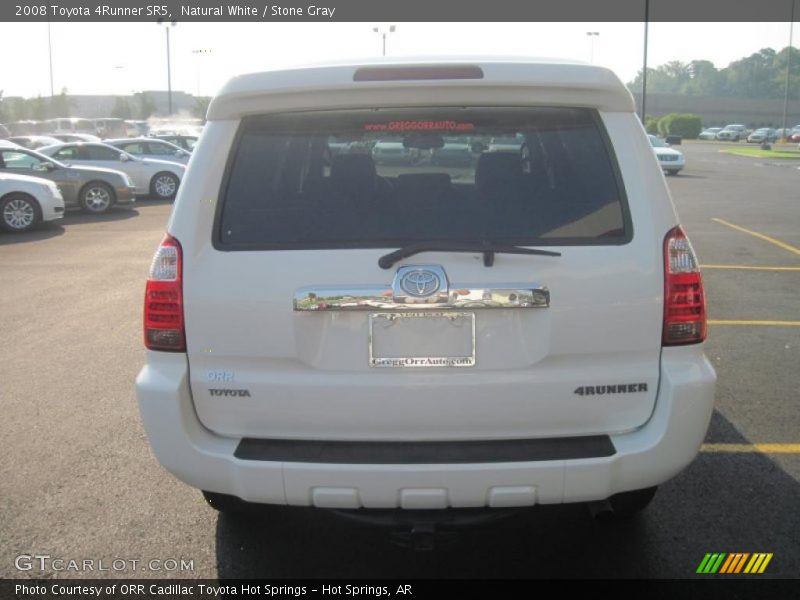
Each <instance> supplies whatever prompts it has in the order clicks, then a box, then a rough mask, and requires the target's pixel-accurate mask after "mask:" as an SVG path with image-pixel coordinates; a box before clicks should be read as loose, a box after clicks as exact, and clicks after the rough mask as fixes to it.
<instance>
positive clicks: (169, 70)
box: [158, 19, 178, 115]
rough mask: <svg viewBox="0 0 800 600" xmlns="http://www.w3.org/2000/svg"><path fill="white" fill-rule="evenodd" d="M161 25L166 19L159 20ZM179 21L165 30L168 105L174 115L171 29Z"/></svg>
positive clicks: (172, 22)
mask: <svg viewBox="0 0 800 600" xmlns="http://www.w3.org/2000/svg"><path fill="white" fill-rule="evenodd" d="M158 24H159V25H163V24H164V19H159V20H158ZM177 24H178V23H177V22H176V21H170V23H169V25H167V26H166V29H165V31H166V32H167V105H168V106H169V115H172V65H171V64H170V59H169V30H170V28H171V27H175V25H177Z"/></svg>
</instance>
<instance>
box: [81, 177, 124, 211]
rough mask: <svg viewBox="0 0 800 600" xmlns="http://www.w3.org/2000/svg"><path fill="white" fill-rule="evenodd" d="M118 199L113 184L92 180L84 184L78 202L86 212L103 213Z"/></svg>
mask: <svg viewBox="0 0 800 600" xmlns="http://www.w3.org/2000/svg"><path fill="white" fill-rule="evenodd" d="M116 201H117V197H116V195H115V194H114V190H113V189H111V186H110V185H108V184H107V183H103V182H102V181H92V182H91V183H87V184H86V185H85V186H83V189H82V190H81V193H80V196H79V198H78V202H79V203H80V205H81V208H82V209H83V211H84V212H87V213H91V214H93V215H102V214H103V213H104V212H106V211H107V210H108V209H109V208H111V207H112V206H113V205H114V202H116Z"/></svg>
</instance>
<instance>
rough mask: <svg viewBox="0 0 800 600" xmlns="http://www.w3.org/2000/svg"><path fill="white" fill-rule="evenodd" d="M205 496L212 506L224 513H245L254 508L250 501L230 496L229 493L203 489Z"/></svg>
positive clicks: (233, 514) (232, 514) (234, 514)
mask: <svg viewBox="0 0 800 600" xmlns="http://www.w3.org/2000/svg"><path fill="white" fill-rule="evenodd" d="M203 498H205V499H206V502H207V503H208V505H209V506H210V507H211V508H213V509H214V510H216V511H218V512H221V513H222V514H224V515H231V516H236V515H243V514H246V513H248V512H250V510H251V509H252V506H251V505H250V503H248V502H245V501H244V500H242V499H241V498H237V497H236V496H229V495H228V494H220V493H218V492H207V491H205V490H203Z"/></svg>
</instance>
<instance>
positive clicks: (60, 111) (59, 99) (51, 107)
mask: <svg viewBox="0 0 800 600" xmlns="http://www.w3.org/2000/svg"><path fill="white" fill-rule="evenodd" d="M73 105H74V102H73V101H72V99H71V98H70V97H69V96H68V95H67V88H61V93H60V94H59V95H58V96H51V97H50V101H49V102H48V107H47V113H48V115H49V116H50V117H51V118H57V117H69V116H71V115H72V107H73Z"/></svg>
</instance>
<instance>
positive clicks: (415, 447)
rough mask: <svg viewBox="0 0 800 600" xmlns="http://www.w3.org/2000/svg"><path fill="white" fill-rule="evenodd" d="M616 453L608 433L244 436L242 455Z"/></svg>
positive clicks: (318, 459) (506, 458)
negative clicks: (360, 438) (418, 438)
mask: <svg viewBox="0 0 800 600" xmlns="http://www.w3.org/2000/svg"><path fill="white" fill-rule="evenodd" d="M615 453H616V449H615V448H614V444H613V443H612V442H611V438H610V437H608V436H607V435H592V436H582V437H567V438H548V439H531V440H474V441H452V442H450V441H446V442H347V441H321V440H276V439H256V438H244V439H242V441H241V442H240V443H239V446H238V447H237V448H236V451H235V452H234V454H233V455H234V456H235V457H236V458H239V459H242V460H259V461H277V462H304V463H338V464H366V465H380V464H403V465H407V464H416V465H420V464H463V463H504V462H529V461H547V460H572V459H578V458H602V457H606V456H613V455H614V454H615Z"/></svg>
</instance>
